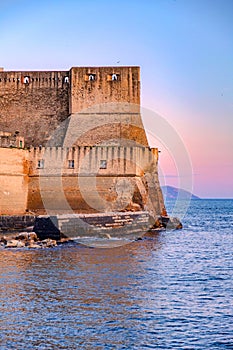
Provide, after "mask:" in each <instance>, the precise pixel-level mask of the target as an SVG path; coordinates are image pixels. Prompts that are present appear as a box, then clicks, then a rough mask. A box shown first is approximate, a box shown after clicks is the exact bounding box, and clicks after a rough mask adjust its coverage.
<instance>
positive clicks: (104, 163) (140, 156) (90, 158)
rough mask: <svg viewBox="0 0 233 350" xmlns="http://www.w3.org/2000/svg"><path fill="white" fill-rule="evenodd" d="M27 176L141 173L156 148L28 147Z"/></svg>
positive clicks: (153, 157)
mask: <svg viewBox="0 0 233 350" xmlns="http://www.w3.org/2000/svg"><path fill="white" fill-rule="evenodd" d="M29 160H30V172H29V175H30V176H141V175H142V174H143V173H144V172H145V171H147V170H148V169H149V168H150V167H151V166H153V164H154V165H155V166H157V162H158V150H157V149H150V148H148V147H142V146H132V147H124V146H95V147H89V146H76V147H31V148H30V149H29Z"/></svg>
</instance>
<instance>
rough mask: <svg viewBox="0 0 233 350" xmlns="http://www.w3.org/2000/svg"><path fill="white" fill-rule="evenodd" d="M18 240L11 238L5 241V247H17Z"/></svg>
mask: <svg viewBox="0 0 233 350" xmlns="http://www.w3.org/2000/svg"><path fill="white" fill-rule="evenodd" d="M18 243H19V241H18V240H17V239H11V240H9V241H7V243H6V248H17V247H18Z"/></svg>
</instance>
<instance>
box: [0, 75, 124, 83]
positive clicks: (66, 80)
mask: <svg viewBox="0 0 233 350" xmlns="http://www.w3.org/2000/svg"><path fill="white" fill-rule="evenodd" d="M119 78H120V75H119V74H116V73H114V74H110V75H108V77H107V80H108V81H110V80H112V81H116V80H119ZM7 80H8V81H9V82H10V81H11V79H10V78H9V79H7V78H4V81H5V82H6V81H7ZM52 80H54V81H55V80H58V81H60V79H57V78H41V79H40V78H30V76H28V75H26V76H24V77H23V78H22V80H21V81H22V82H23V83H24V84H29V83H30V82H31V81H52ZM85 80H86V81H88V80H89V81H95V80H97V79H96V74H87V75H86V77H85ZM1 81H2V79H1V78H0V82H1ZM12 81H13V82H15V81H17V82H20V79H19V78H16V79H15V78H12ZM63 81H64V83H69V77H67V76H66V77H64V78H63Z"/></svg>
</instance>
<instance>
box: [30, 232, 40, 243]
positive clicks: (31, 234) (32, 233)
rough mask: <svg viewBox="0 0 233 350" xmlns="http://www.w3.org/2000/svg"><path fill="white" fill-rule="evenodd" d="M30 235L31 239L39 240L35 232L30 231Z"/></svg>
mask: <svg viewBox="0 0 233 350" xmlns="http://www.w3.org/2000/svg"><path fill="white" fill-rule="evenodd" d="M28 237H29V239H30V240H34V241H35V242H36V241H38V237H37V234H36V233H35V232H29V234H28Z"/></svg>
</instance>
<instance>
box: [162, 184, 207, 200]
mask: <svg viewBox="0 0 233 350" xmlns="http://www.w3.org/2000/svg"><path fill="white" fill-rule="evenodd" d="M161 188H162V191H163V195H164V199H165V200H166V199H177V197H178V194H179V198H180V199H201V198H200V197H198V196H195V195H194V194H192V193H190V192H188V191H185V190H182V189H181V188H176V187H172V186H161Z"/></svg>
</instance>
